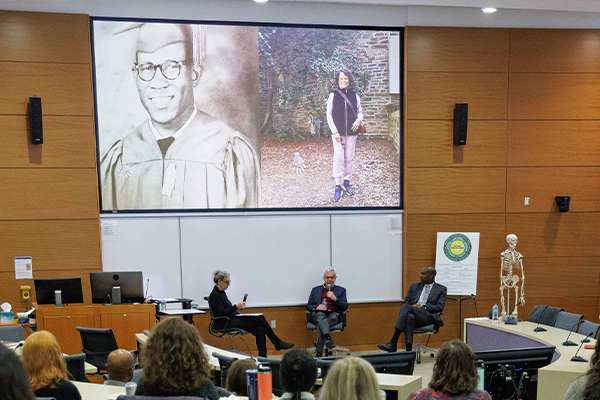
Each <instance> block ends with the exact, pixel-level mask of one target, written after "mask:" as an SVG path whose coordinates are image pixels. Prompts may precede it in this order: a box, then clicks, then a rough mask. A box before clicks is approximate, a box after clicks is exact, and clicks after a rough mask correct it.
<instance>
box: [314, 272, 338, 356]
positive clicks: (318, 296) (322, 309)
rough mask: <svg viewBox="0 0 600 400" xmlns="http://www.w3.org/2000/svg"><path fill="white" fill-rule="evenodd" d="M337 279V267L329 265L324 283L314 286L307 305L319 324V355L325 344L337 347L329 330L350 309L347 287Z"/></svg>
mask: <svg viewBox="0 0 600 400" xmlns="http://www.w3.org/2000/svg"><path fill="white" fill-rule="evenodd" d="M336 279H337V275H336V273H335V269H334V268H333V267H327V268H326V269H325V272H324V273H323V282H324V283H323V284H322V285H319V286H315V287H314V288H312V290H311V292H310V296H309V297H308V304H307V305H306V309H307V310H308V311H310V312H311V318H312V321H313V323H314V324H315V325H316V326H317V345H316V346H315V347H316V349H317V357H322V356H323V345H325V347H326V348H328V349H332V348H334V347H335V344H334V343H333V340H332V339H331V335H329V330H330V328H331V327H332V326H334V325H335V324H337V323H339V322H340V321H341V314H342V313H343V312H344V311H346V310H347V309H348V300H346V289H345V288H343V287H341V286H338V285H336V284H335V280H336Z"/></svg>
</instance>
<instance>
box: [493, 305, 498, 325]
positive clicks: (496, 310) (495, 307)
mask: <svg viewBox="0 0 600 400" xmlns="http://www.w3.org/2000/svg"><path fill="white" fill-rule="evenodd" d="M492 322H495V323H498V304H494V308H492Z"/></svg>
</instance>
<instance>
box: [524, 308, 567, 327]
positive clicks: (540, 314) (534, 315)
mask: <svg viewBox="0 0 600 400" xmlns="http://www.w3.org/2000/svg"><path fill="white" fill-rule="evenodd" d="M561 311H564V309H562V308H559V307H552V306H547V305H541V306H540V305H538V306H535V307H533V310H531V313H530V314H529V318H528V321H529V322H533V323H540V324H543V325H548V326H554V324H555V323H556V318H557V317H558V313H560V312H561Z"/></svg>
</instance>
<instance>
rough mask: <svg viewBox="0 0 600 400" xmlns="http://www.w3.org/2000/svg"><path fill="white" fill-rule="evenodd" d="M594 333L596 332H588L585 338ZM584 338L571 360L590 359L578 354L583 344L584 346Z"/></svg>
mask: <svg viewBox="0 0 600 400" xmlns="http://www.w3.org/2000/svg"><path fill="white" fill-rule="evenodd" d="M593 334H594V332H590V333H588V335H587V336H586V337H585V339H587V338H589V337H590V336H592V335H593ZM585 339H583V340H585ZM583 340H582V341H581V344H580V345H579V348H578V349H577V351H576V352H575V355H574V356H573V357H571V361H575V362H587V361H588V360H586V359H585V358H583V357H581V356H578V355H577V354H578V353H579V350H581V346H583V343H584V342H583Z"/></svg>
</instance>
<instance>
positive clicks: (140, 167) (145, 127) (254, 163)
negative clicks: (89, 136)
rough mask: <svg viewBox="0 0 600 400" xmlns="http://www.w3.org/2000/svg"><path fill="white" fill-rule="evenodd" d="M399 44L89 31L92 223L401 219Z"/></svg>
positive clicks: (257, 29)
mask: <svg viewBox="0 0 600 400" xmlns="http://www.w3.org/2000/svg"><path fill="white" fill-rule="evenodd" d="M399 38H400V32H399V31H394V30H369V29H341V28H335V27H331V28H329V27H326V28H323V27H318V28H315V27H292V26H249V25H222V24H195V23H191V24H187V23H186V24H180V23H171V22H168V21H160V22H158V21H150V22H149V21H131V20H126V21H125V20H112V19H94V20H93V21H92V39H93V48H94V82H95V88H94V89H95V96H96V123H97V130H96V131H97V141H98V160H99V168H98V171H99V183H100V192H101V199H102V211H103V212H128V211H131V212H133V211H203V210H227V209H243V210H264V209H284V210H285V209H327V208H359V209H360V208H381V207H383V208H399V207H400V205H401V204H400V199H401V171H400V157H401V154H400V149H401V133H400V118H401V107H400V98H401V94H400V89H399V88H400V60H399V54H400V43H401V40H400V39H399Z"/></svg>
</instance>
